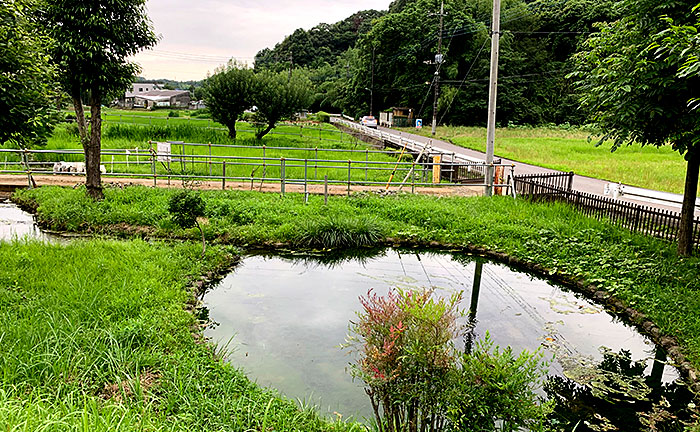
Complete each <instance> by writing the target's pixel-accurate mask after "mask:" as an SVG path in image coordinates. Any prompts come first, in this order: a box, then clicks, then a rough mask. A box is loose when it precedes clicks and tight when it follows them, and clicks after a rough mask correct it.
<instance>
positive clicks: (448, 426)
mask: <svg viewBox="0 0 700 432" xmlns="http://www.w3.org/2000/svg"><path fill="white" fill-rule="evenodd" d="M461 299H462V293H461V292H460V293H456V294H453V295H452V296H451V297H449V298H439V299H435V298H434V297H433V291H432V290H423V291H406V292H404V291H400V290H392V291H390V292H389V293H388V294H387V295H386V296H384V297H382V296H379V295H377V294H376V293H373V292H372V291H371V290H370V291H369V292H368V293H367V296H366V297H360V303H361V304H362V307H363V310H362V311H361V312H359V313H358V314H357V315H358V320H357V322H355V323H351V325H350V331H351V334H352V336H351V341H354V342H356V343H357V344H359V352H360V358H359V360H358V362H357V364H354V365H352V369H351V371H352V374H353V376H354V377H356V378H359V379H361V380H362V381H363V382H364V383H365V386H366V388H365V391H366V392H367V395H368V396H369V399H370V402H371V404H372V409H373V412H374V416H375V420H376V421H377V424H378V427H379V430H380V431H381V432H384V431H387V432H399V431H430V432H437V431H453V430H454V431H464V430H469V431H495V430H520V429H519V428H521V427H527V428H528V430H531V431H540V430H545V428H546V426H547V423H546V422H547V415H548V414H549V413H550V412H551V410H552V405H553V404H552V403H551V402H547V403H544V404H540V403H539V402H540V399H539V397H538V396H537V394H536V393H535V391H534V389H535V388H536V387H538V386H540V381H541V379H542V378H543V376H544V374H545V372H544V371H545V370H546V369H545V366H546V365H545V364H544V363H542V362H541V355H540V354H539V353H534V354H531V353H528V352H526V351H524V352H523V353H521V354H520V355H519V356H518V357H517V358H516V357H514V356H513V353H512V351H511V350H510V348H507V349H505V350H503V351H501V350H500V349H499V348H497V347H496V348H493V343H492V342H491V340H490V338H489V337H488V335H487V337H486V340H485V341H484V342H482V343H478V344H477V347H476V350H475V351H474V352H472V353H466V354H463V353H458V352H457V350H456V349H455V348H454V345H453V343H452V341H453V340H454V339H456V338H457V337H458V336H460V333H461V332H460V330H461V329H460V326H458V324H457V319H458V318H459V317H460V316H461V315H462V313H461V312H460V310H459V303H460V301H461Z"/></svg>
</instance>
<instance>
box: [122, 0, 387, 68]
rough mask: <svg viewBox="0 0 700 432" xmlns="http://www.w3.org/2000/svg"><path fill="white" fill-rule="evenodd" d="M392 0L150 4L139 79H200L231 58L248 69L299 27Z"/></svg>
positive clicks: (176, 0)
mask: <svg viewBox="0 0 700 432" xmlns="http://www.w3.org/2000/svg"><path fill="white" fill-rule="evenodd" d="M389 3H391V0H305V1H301V0H293V1H284V0H257V1H256V0H236V1H225V0H196V1H192V0H187V1H185V0H148V2H147V8H148V13H149V16H150V18H151V21H153V25H154V27H155V31H156V34H158V35H159V36H160V42H159V43H158V45H157V46H156V47H155V48H154V49H152V50H149V51H144V52H142V53H139V54H137V55H136V56H135V57H134V58H133V60H134V61H135V62H136V63H138V64H140V65H141V68H142V71H141V74H140V75H141V76H143V77H145V78H148V79H158V78H169V79H173V80H178V81H187V80H200V79H204V78H205V77H206V76H207V72H213V71H214V69H215V68H216V67H217V66H219V65H221V64H224V63H226V62H227V61H228V60H229V59H230V58H232V57H234V58H236V59H237V60H239V61H241V62H244V63H246V62H247V63H248V64H249V65H251V66H252V64H253V57H255V54H256V53H257V52H258V51H260V50H261V49H263V48H272V47H274V46H275V44H276V43H278V42H281V41H282V40H283V39H284V37H285V36H287V35H290V34H291V33H292V32H294V30H296V29H298V28H303V29H307V30H308V29H309V28H311V27H313V26H315V25H317V24H320V23H322V22H325V23H329V24H330V23H334V22H337V21H340V20H342V19H344V18H347V17H349V16H350V15H352V14H353V13H355V12H358V11H361V10H366V9H378V10H386V9H387V8H388V7H389Z"/></svg>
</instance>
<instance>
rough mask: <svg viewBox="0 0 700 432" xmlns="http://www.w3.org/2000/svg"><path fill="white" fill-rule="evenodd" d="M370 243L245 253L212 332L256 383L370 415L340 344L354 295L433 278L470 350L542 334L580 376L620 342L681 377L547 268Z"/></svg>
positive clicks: (562, 370) (327, 408) (355, 306)
mask: <svg viewBox="0 0 700 432" xmlns="http://www.w3.org/2000/svg"><path fill="white" fill-rule="evenodd" d="M366 252H367V251H366ZM370 252H373V251H370ZM370 252H367V253H366V254H365V255H363V256H362V257H361V259H352V258H351V257H349V256H348V255H347V254H345V255H343V254H341V255H334V256H331V257H328V256H325V255H324V256H322V257H321V258H322V259H321V260H317V259H315V257H313V256H309V255H300V254H296V253H294V252H291V251H288V252H286V253H285V254H284V256H275V255H264V256H261V255H258V256H250V257H248V258H246V259H245V260H244V261H243V263H242V265H241V266H240V267H239V268H237V269H236V270H235V271H234V272H233V273H232V274H230V275H228V276H227V277H226V278H225V279H224V280H223V281H222V282H221V283H220V284H219V285H218V286H217V287H215V288H214V289H213V290H211V291H210V292H209V293H207V294H206V296H205V298H204V301H205V306H206V307H207V308H208V309H209V314H210V318H211V319H212V320H214V321H216V322H218V323H220V325H218V326H216V327H214V328H210V329H208V330H207V331H206V334H207V336H210V337H211V338H212V339H213V340H214V341H216V342H219V343H222V344H226V343H228V342H229V341H231V344H230V345H229V346H230V347H231V348H232V349H233V350H234V352H233V353H232V354H231V355H230V361H231V362H232V363H234V364H235V365H237V366H240V367H242V368H243V369H244V370H245V371H246V372H247V373H249V375H250V376H251V377H253V378H254V379H256V380H257V381H258V382H259V383H261V384H262V385H266V386H271V387H274V388H277V389H279V390H280V391H282V393H284V394H286V395H287V396H289V397H291V398H298V399H301V400H305V401H308V402H310V403H312V404H316V405H319V406H320V409H321V411H322V412H323V413H333V412H339V413H342V414H343V415H344V417H345V418H347V417H348V416H349V415H351V416H355V417H356V418H360V419H361V418H362V417H368V418H369V417H371V408H370V407H369V404H368V401H367V399H366V395H365V394H364V391H363V389H362V386H361V383H358V382H353V381H352V379H351V377H350V376H349V374H347V373H346V367H347V365H348V364H349V363H351V362H353V361H354V359H355V357H354V355H353V353H351V352H348V351H347V350H341V349H339V345H340V344H342V343H343V342H344V341H345V337H346V334H347V325H348V322H349V321H350V320H353V319H354V318H355V311H356V310H359V308H360V304H359V302H358V297H359V296H360V295H365V294H366V293H367V291H368V290H369V289H373V290H374V291H375V292H376V293H377V294H379V295H385V294H386V293H387V292H388V291H389V290H390V289H393V288H400V289H421V288H432V289H433V290H434V291H435V293H436V295H440V296H449V295H451V294H453V293H455V292H459V291H461V292H464V293H465V296H464V297H465V301H464V303H465V304H463V305H462V308H463V309H464V310H465V311H467V314H466V316H465V318H464V321H463V322H462V324H464V325H465V327H466V328H467V329H468V331H467V332H466V333H465V337H464V338H463V339H462V340H460V341H455V343H456V344H457V345H458V349H461V350H465V351H466V352H469V351H470V350H471V349H472V347H473V345H474V343H475V341H476V339H477V338H478V337H480V336H483V334H485V332H486V331H489V333H490V334H491V336H492V339H493V340H494V342H495V343H496V344H497V345H500V346H508V345H509V346H511V347H512V348H513V350H514V351H516V352H518V351H521V350H523V349H528V350H530V351H533V350H535V349H538V348H539V347H540V346H542V349H543V350H544V354H545V356H546V357H548V358H549V359H552V358H554V361H553V362H552V364H551V367H550V373H551V374H553V375H556V376H559V377H561V378H562V379H574V378H576V377H577V372H580V371H582V370H584V369H582V366H581V365H597V364H599V363H601V362H603V361H605V358H606V357H605V355H606V353H609V352H613V350H614V351H615V352H617V351H619V350H620V349H621V348H624V349H626V350H628V351H629V352H630V355H631V357H630V358H631V359H641V361H642V363H643V364H644V369H643V370H644V371H645V372H647V371H648V372H651V374H650V375H653V376H654V379H655V380H657V381H658V380H659V379H660V380H661V382H662V383H669V382H671V381H673V380H674V379H675V378H677V374H676V372H675V370H674V369H673V368H670V367H667V368H663V367H660V366H658V365H657V364H658V363H659V362H658V361H657V362H654V361H653V360H652V359H651V358H650V357H653V356H654V345H653V344H651V343H650V342H649V341H647V340H646V339H645V338H644V337H642V336H641V335H639V334H638V333H636V332H635V331H634V330H633V329H631V328H629V327H627V326H625V325H624V324H622V323H621V322H619V321H618V320H617V319H616V318H614V317H612V316H611V315H609V314H607V313H606V312H605V311H604V310H603V309H602V308H600V307H598V306H596V305H595V304H592V303H591V302H589V301H588V300H586V299H584V298H581V297H579V296H577V295H575V294H573V293H570V292H567V291H565V290H562V289H560V288H559V287H557V286H554V285H552V284H550V283H549V282H547V281H545V280H542V279H539V278H534V277H531V276H530V275H527V274H523V273H520V272H517V271H514V270H512V269H510V268H508V267H506V266H503V265H500V264H494V263H490V262H488V261H485V260H474V258H473V257H469V256H465V255H452V254H449V253H435V252H416V251H414V250H395V249H386V250H383V251H380V252H379V253H377V254H375V255H371V254H370ZM467 301H469V303H468V304H466V302H467ZM467 307H468V309H467ZM477 317H478V318H477ZM601 346H605V347H609V348H608V349H603V350H602V351H601V349H600V347H601ZM655 365H657V366H655ZM586 370H590V368H589V369H586ZM577 385H585V384H577Z"/></svg>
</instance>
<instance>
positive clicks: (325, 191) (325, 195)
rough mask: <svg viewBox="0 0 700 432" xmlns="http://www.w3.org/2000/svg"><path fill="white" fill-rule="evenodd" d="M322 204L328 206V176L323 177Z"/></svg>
mask: <svg viewBox="0 0 700 432" xmlns="http://www.w3.org/2000/svg"><path fill="white" fill-rule="evenodd" d="M323 204H325V205H328V174H326V175H324V176H323Z"/></svg>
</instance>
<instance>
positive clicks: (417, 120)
mask: <svg viewBox="0 0 700 432" xmlns="http://www.w3.org/2000/svg"><path fill="white" fill-rule="evenodd" d="M422 127H423V119H416V129H421V128H422Z"/></svg>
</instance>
